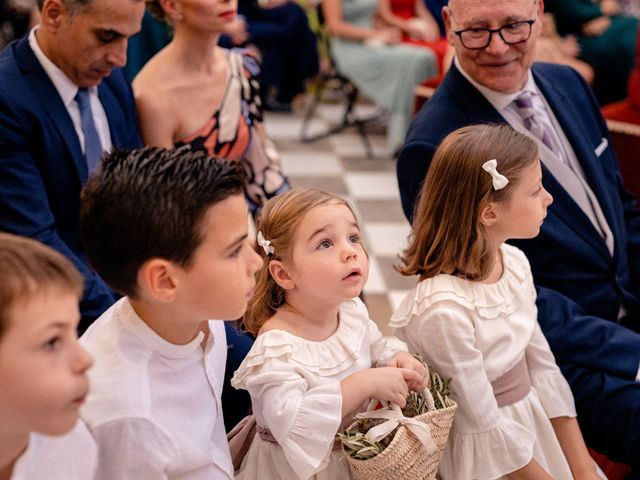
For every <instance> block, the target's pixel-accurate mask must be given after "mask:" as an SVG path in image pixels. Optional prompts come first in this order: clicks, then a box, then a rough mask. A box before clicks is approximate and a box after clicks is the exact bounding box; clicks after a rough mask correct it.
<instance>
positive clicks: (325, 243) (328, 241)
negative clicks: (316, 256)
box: [318, 240, 333, 248]
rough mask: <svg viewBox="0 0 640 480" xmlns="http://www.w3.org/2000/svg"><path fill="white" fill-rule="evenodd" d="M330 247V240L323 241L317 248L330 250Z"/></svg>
mask: <svg viewBox="0 0 640 480" xmlns="http://www.w3.org/2000/svg"><path fill="white" fill-rule="evenodd" d="M331 245H333V243H332V242H331V240H323V241H321V242H320V244H319V245H318V248H331Z"/></svg>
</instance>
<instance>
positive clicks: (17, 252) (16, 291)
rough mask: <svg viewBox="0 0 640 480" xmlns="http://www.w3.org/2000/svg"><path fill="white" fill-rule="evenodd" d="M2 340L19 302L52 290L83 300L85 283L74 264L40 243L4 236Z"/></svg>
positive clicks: (0, 236) (0, 257)
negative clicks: (12, 310) (10, 317)
mask: <svg viewBox="0 0 640 480" xmlns="http://www.w3.org/2000/svg"><path fill="white" fill-rule="evenodd" d="M0 279H2V280H0V337H2V334H3V333H4V332H5V330H6V329H7V327H8V324H9V312H10V311H11V309H12V308H13V307H14V305H15V304H16V303H17V302H20V301H25V300H26V301H28V300H29V299H30V298H31V297H34V296H36V295H38V294H39V293H40V292H46V291H47V290H48V289H54V288H57V289H61V290H64V291H68V292H69V293H72V294H73V295H76V296H77V297H78V301H79V300H80V297H81V296H82V288H83V285H84V280H83V278H82V275H80V273H79V272H78V271H77V270H76V268H75V267H74V266H73V264H72V263H71V261H69V260H68V259H67V258H66V257H64V256H63V255H62V254H61V253H59V252H57V251H55V250H54V249H53V248H51V247H48V246H46V245H44V244H42V243H40V242H38V241H37V240H33V239H31V238H25V237H19V236H17V235H12V234H9V233H0Z"/></svg>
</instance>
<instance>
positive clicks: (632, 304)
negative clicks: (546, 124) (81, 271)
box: [397, 64, 640, 380]
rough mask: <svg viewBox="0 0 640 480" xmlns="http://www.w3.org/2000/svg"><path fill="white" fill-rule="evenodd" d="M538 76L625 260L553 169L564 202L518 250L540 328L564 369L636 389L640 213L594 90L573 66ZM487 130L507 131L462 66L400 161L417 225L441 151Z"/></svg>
mask: <svg viewBox="0 0 640 480" xmlns="http://www.w3.org/2000/svg"><path fill="white" fill-rule="evenodd" d="M532 71H533V76H534V79H535V82H536V84H537V85H538V88H539V89H540V90H541V92H542V93H543V95H544V96H545V99H546V100H547V102H548V103H549V105H550V106H551V108H552V109H553V112H554V114H555V115H556V117H557V119H558V121H559V123H560V125H561V127H562V128H563V130H564V132H565V134H566V136H567V138H568V140H569V142H570V143H571V145H572V147H573V149H574V151H575V153H576V156H577V157H578V159H579V161H580V163H581V165H582V167H583V169H584V172H585V175H586V177H587V181H588V183H589V185H590V186H591V188H592V189H593V192H594V193H595V195H596V196H597V197H598V200H599V202H600V205H601V206H602V209H603V211H604V214H605V216H606V218H607V221H608V222H609V226H610V227H611V230H612V231H613V235H614V237H615V253H614V255H613V258H612V257H611V255H610V254H609V251H608V250H607V247H606V245H605V243H604V240H603V239H602V237H601V236H600V234H599V233H598V232H597V231H596V229H595V228H594V227H593V225H592V224H591V222H590V220H589V219H588V218H587V216H586V215H585V214H584V213H583V212H582V210H581V209H580V208H579V207H578V205H577V204H576V203H575V201H574V200H573V199H572V198H571V197H570V196H569V194H568V193H567V192H566V191H565V190H564V189H563V188H562V186H561V185H560V184H559V183H558V181H557V180H556V179H555V178H554V177H553V175H552V174H551V173H550V172H549V171H548V170H547V169H545V168H544V165H543V185H544V187H545V188H546V189H547V190H548V191H549V193H551V195H553V198H554V201H553V204H552V205H551V206H550V207H549V209H548V213H547V218H546V220H545V222H544V224H543V225H542V228H541V231H540V234H539V235H538V236H537V237H536V238H534V239H530V240H521V241H517V242H510V243H513V244H515V245H517V246H518V247H519V248H521V249H522V250H523V251H524V252H525V254H526V255H527V257H528V259H529V261H530V262H531V268H532V271H533V276H534V280H535V282H536V287H537V289H538V299H537V306H538V316H539V317H538V319H539V322H540V325H541V327H542V329H543V331H544V333H545V335H546V337H547V339H548V340H549V343H550V345H551V348H552V350H553V352H554V354H555V356H556V359H557V361H558V363H559V364H561V365H562V364H564V365H574V366H579V367H584V368H587V369H589V370H592V371H597V372H602V373H607V374H610V375H614V376H617V377H621V378H624V379H628V380H633V379H634V378H635V376H636V374H637V372H638V365H639V363H640V335H638V334H637V333H635V332H632V331H631V330H629V329H627V328H624V327H622V326H620V325H619V324H618V323H616V320H617V315H618V311H619V308H620V302H621V301H623V302H624V304H625V307H626V308H627V310H628V312H629V314H630V316H629V318H634V320H635V321H636V322H637V321H638V311H639V308H640V289H639V287H638V286H639V281H638V280H639V278H640V254H639V253H640V213H639V212H638V211H636V210H635V209H634V198H633V196H631V195H630V194H629V193H627V192H626V191H625V190H623V188H622V182H621V176H620V171H619V168H618V165H617V159H616V156H615V153H614V151H613V147H612V145H611V139H610V137H609V133H608V130H607V127H606V123H605V121H604V119H603V118H602V115H601V114H600V109H599V107H598V104H597V103H596V101H595V99H594V97H593V95H592V93H591V91H590V89H589V87H588V86H587V85H586V84H585V83H584V82H583V81H582V79H581V77H580V76H579V75H578V74H577V73H576V72H575V71H573V70H572V69H570V68H567V67H562V66H557V65H549V64H535V65H534V66H533V68H532ZM478 123H506V122H505V120H504V119H503V117H502V116H501V115H500V114H499V113H498V112H497V111H496V110H495V108H494V107H493V106H492V105H491V104H490V103H489V102H488V101H487V100H486V99H485V98H484V97H483V96H482V94H481V93H480V92H479V91H478V90H477V89H476V88H475V87H473V85H472V84H471V83H470V82H469V81H468V80H467V79H466V78H464V76H463V75H462V74H461V73H460V72H459V71H458V70H457V69H456V67H455V65H454V66H452V67H451V70H450V71H449V72H448V74H447V75H446V77H445V79H444V80H443V82H442V84H441V85H440V86H439V87H438V89H437V90H436V92H435V94H434V95H433V97H432V98H431V99H430V100H429V101H428V102H427V103H426V104H425V105H424V106H423V108H422V109H421V110H420V112H419V113H418V114H417V116H416V118H415V120H414V121H413V124H412V125H411V128H410V130H409V132H408V134H407V139H406V142H405V145H404V147H403V149H402V151H401V153H400V156H399V158H398V165H397V173H398V182H399V186H400V192H401V198H402V206H403V209H404V212H405V215H406V216H407V218H409V219H411V217H412V216H413V208H414V203H415V201H416V196H417V195H418V193H419V191H420V187H421V185H422V183H423V180H424V178H425V175H426V172H427V169H428V168H429V164H430V162H431V159H432V156H433V153H434V151H435V149H436V146H437V145H438V144H439V143H440V141H441V140H442V139H443V138H444V137H445V136H446V135H447V134H448V133H450V132H452V131H453V130H456V129H458V128H460V127H463V126H466V125H471V124H478ZM603 139H606V141H607V142H608V147H607V148H606V149H605V150H604V151H603V152H602V153H601V154H600V155H599V156H598V155H597V154H596V153H595V151H594V150H595V149H596V148H597V147H598V146H599V145H601V143H602V142H603ZM635 329H638V325H636V326H635Z"/></svg>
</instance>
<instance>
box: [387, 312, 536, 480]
mask: <svg viewBox="0 0 640 480" xmlns="http://www.w3.org/2000/svg"><path fill="white" fill-rule="evenodd" d="M396 323H398V324H399V323H403V324H404V326H399V327H398V330H397V331H396V333H397V334H398V336H399V337H400V338H401V339H403V340H405V341H406V342H407V343H408V345H409V350H411V351H416V352H418V353H420V354H422V355H423V357H424V358H425V359H426V360H427V361H428V363H429V364H430V365H432V366H433V367H434V368H435V369H436V370H438V372H440V374H442V375H443V376H445V377H451V378H452V379H453V380H452V383H451V396H452V398H453V399H454V400H455V401H456V402H458V410H457V412H456V415H455V418H454V423H453V429H452V432H451V437H450V439H449V446H448V448H447V449H446V450H445V453H444V455H443V458H442V468H443V469H444V470H448V471H455V472H456V474H457V477H456V478H460V479H462V478H482V479H490V478H499V477H501V476H504V475H507V474H509V473H510V472H513V471H514V470H517V469H518V468H521V467H523V466H524V465H526V464H527V463H528V462H529V461H530V460H531V458H532V457H533V445H534V442H535V438H534V435H533V434H532V433H531V432H529V431H528V430H527V429H525V428H524V427H522V426H521V425H520V424H518V423H516V422H515V421H513V420H511V419H510V418H508V417H507V416H505V415H503V414H502V412H501V411H500V409H499V408H498V405H497V403H496V400H495V397H494V396H493V389H492V387H491V383H490V382H489V379H488V378H487V375H486V372H485V369H484V365H483V355H482V352H480V351H479V350H478V349H477V348H476V346H475V335H474V324H473V320H472V317H471V314H470V312H469V311H468V310H467V309H465V308H464V307H462V306H461V305H460V304H458V303H456V302H453V301H452V302H448V303H447V302H437V303H434V304H428V305H424V306H423V307H422V308H420V309H419V310H416V311H414V313H413V314H412V315H410V318H409V319H408V320H406V319H405V320H404V321H402V320H401V319H400V318H396Z"/></svg>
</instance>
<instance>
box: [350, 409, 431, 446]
mask: <svg viewBox="0 0 640 480" xmlns="http://www.w3.org/2000/svg"><path fill="white" fill-rule="evenodd" d="M356 418H384V419H386V420H387V421H386V422H384V423H381V424H380V425H377V426H375V427H373V428H371V429H370V430H369V431H368V432H367V433H366V434H365V437H366V438H367V440H370V441H372V442H377V441H379V440H381V439H383V438H384V437H386V436H387V435H389V434H390V433H391V432H392V431H393V430H394V429H395V428H396V427H397V426H399V425H403V426H405V427H407V428H408V429H409V431H410V432H411V433H413V434H414V435H415V436H416V437H417V438H418V440H420V442H422V444H423V445H424V447H425V449H426V450H427V453H429V454H431V453H433V452H435V451H436V449H437V447H436V444H435V443H434V441H433V438H432V436H431V428H429V425H427V424H426V423H424V422H421V421H419V420H416V419H415V418H410V417H405V416H404V415H403V414H402V410H400V407H399V406H398V405H395V404H391V409H390V410H389V409H380V410H373V411H371V412H362V413H358V414H357V415H356Z"/></svg>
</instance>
